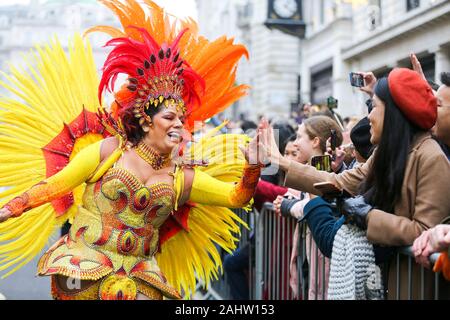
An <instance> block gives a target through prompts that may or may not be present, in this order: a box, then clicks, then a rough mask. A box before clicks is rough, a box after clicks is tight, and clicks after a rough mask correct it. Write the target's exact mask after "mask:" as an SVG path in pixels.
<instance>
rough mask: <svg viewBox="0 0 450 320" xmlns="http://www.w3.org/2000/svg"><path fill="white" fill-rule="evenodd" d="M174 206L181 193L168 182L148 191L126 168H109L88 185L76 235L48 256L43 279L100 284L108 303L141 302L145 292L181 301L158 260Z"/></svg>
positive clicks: (75, 226)
mask: <svg viewBox="0 0 450 320" xmlns="http://www.w3.org/2000/svg"><path fill="white" fill-rule="evenodd" d="M174 201H175V192H174V190H173V187H172V186H170V185H169V184H167V183H156V184H153V185H151V186H145V185H143V184H142V182H141V181H139V179H138V178H137V177H136V176H134V175H133V174H132V173H131V172H129V171H127V170H125V169H123V168H121V167H113V168H111V169H109V170H108V171H107V172H106V173H105V175H104V176H103V177H102V178H101V179H100V180H98V181H97V182H95V183H90V184H87V186H86V190H85V193H84V196H83V205H82V206H80V207H79V212H78V214H77V216H76V218H75V220H74V222H73V225H72V227H71V229H70V234H69V235H67V236H65V237H63V238H61V239H60V240H59V241H58V242H57V243H56V244H55V245H54V246H53V247H51V248H50V249H49V250H48V251H47V252H46V253H45V254H44V256H43V257H42V258H41V260H40V263H39V270H38V272H39V274H40V275H53V274H59V275H64V276H66V277H74V278H77V279H81V280H100V281H101V283H100V284H99V286H98V287H99V293H98V294H99V298H102V299H121V298H126V299H135V298H136V294H137V292H143V293H144V294H145V292H146V290H145V287H147V289H149V290H151V289H157V290H159V291H161V293H162V294H163V295H164V296H166V297H168V298H180V296H179V294H178V293H177V292H176V290H175V289H173V288H172V287H171V286H170V285H168V284H167V280H166V279H165V277H164V275H163V274H162V273H161V272H160V270H159V267H158V265H157V263H156V259H155V257H154V255H155V253H156V252H157V250H158V243H159V227H160V226H161V225H162V224H163V223H164V221H165V220H166V219H167V218H168V216H169V215H170V214H171V212H172V210H173V207H174ZM140 288H143V289H140Z"/></svg>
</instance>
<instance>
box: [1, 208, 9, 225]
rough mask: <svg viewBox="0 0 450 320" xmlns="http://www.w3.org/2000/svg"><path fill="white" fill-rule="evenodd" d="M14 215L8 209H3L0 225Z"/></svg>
mask: <svg viewBox="0 0 450 320" xmlns="http://www.w3.org/2000/svg"><path fill="white" fill-rule="evenodd" d="M11 216H12V213H11V211H9V209H8V208H1V209H0V223H2V222H4V221H6V220H8V219H9V218H11Z"/></svg>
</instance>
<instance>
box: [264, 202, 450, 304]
mask: <svg viewBox="0 0 450 320" xmlns="http://www.w3.org/2000/svg"><path fill="white" fill-rule="evenodd" d="M296 223H297V222H296V221H295V220H294V219H292V218H280V217H279V216H278V215H277V214H275V213H274V211H273V205H272V203H266V204H265V205H264V207H263V209H262V210H261V213H260V214H257V221H256V230H255V232H256V248H255V255H256V265H255V273H256V279H255V280H256V282H255V299H257V300H260V299H275V300H276V299H281V300H289V299H294V296H293V292H292V290H290V288H289V260H290V259H289V256H290V253H291V248H292V246H291V243H292V239H293V237H292V235H293V230H294V228H295V225H296ZM307 233H308V231H307V226H306V223H304V222H303V223H300V225H299V237H298V241H299V242H298V245H297V248H298V252H297V271H298V274H297V279H298V283H297V285H298V289H299V297H298V298H300V299H302V300H308V299H313V300H326V298H327V297H326V293H327V287H326V283H328V281H327V280H328V279H326V276H327V273H328V272H327V270H326V264H325V259H324V258H323V256H322V255H321V253H320V252H319V249H318V248H317V246H315V245H313V243H312V242H313V240H312V237H307V236H306V235H307ZM307 239H308V240H307ZM307 242H309V243H307ZM308 244H309V246H308V247H309V248H312V250H310V252H307V245H308ZM286 249H287V252H286ZM314 258H315V261H317V262H318V263H316V264H315V265H314V268H313V270H311V268H310V262H311V260H312V259H314ZM438 258H439V253H435V254H432V255H431V256H430V262H431V265H434V263H435V262H436V261H437V259H438ZM401 260H407V266H408V267H407V272H406V275H405V274H404V272H402V270H401V268H400V261H401ZM273 261H275V263H273ZM286 263H287V267H286ZM389 263H394V266H395V274H391V275H390V276H394V279H395V288H394V290H393V292H392V294H389V295H388V291H387V289H388V286H387V282H388V281H387V280H388V279H387V275H388V272H387V271H388V268H389V265H388V264H385V265H384V266H383V267H382V269H383V280H384V282H385V291H386V295H385V297H386V298H389V299H403V300H413V299H417V300H419V299H421V300H423V299H435V300H438V299H450V290H449V288H450V282H448V281H446V280H445V279H443V277H442V275H441V274H440V273H434V272H433V271H432V270H429V269H426V268H424V267H422V266H420V265H418V264H417V263H416V262H415V260H414V256H413V254H412V249H411V247H403V248H398V249H397V250H396V252H395V254H394V257H393V259H391V260H390V262H389ZM417 268H418V269H419V273H420V280H419V281H418V282H419V284H417V283H415V282H417V281H413V280H414V271H415V270H417ZM283 273H286V274H285V275H283ZM416 274H417V271H416ZM311 277H312V279H314V281H311V280H310V279H311ZM430 279H432V282H433V283H430ZM404 280H406V292H404V291H405V289H404V287H405V286H404V282H403V281H404ZM286 288H287V290H288V291H287V292H286ZM311 289H312V290H311ZM309 291H312V294H309ZM430 291H432V294H431V295H430ZM394 292H395V294H394Z"/></svg>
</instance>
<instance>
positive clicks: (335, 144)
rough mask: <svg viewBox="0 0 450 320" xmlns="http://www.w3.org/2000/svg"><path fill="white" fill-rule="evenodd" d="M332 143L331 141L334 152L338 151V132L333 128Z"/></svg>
mask: <svg viewBox="0 0 450 320" xmlns="http://www.w3.org/2000/svg"><path fill="white" fill-rule="evenodd" d="M330 140H331V141H330V143H331V150H332V151H333V152H334V151H336V147H337V133H336V130H334V129H332V130H331V139H330Z"/></svg>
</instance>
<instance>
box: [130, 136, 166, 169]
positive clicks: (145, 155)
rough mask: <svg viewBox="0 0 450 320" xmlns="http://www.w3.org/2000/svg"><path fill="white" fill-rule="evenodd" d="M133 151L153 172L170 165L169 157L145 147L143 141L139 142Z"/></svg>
mask: <svg viewBox="0 0 450 320" xmlns="http://www.w3.org/2000/svg"><path fill="white" fill-rule="evenodd" d="M134 149H135V151H136V153H137V154H138V156H139V157H141V158H142V159H143V160H144V161H145V162H147V163H148V164H149V165H151V166H152V168H153V169H154V170H161V169H162V168H164V167H165V166H167V165H168V164H169V163H170V157H169V156H162V155H160V154H159V153H158V152H157V151H156V150H155V149H153V148H152V147H150V146H148V145H146V144H145V143H144V142H143V141H141V142H139V143H138V144H137V146H136V147H135V148H134Z"/></svg>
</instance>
